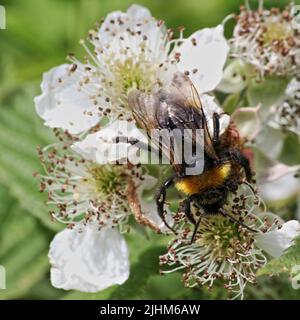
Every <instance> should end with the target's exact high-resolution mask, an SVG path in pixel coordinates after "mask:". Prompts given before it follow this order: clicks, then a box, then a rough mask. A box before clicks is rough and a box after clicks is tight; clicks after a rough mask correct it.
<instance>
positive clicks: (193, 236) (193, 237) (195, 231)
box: [191, 214, 203, 244]
mask: <svg viewBox="0 0 300 320" xmlns="http://www.w3.org/2000/svg"><path fill="white" fill-rule="evenodd" d="M202 217H203V215H202V214H201V215H200V217H199V219H198V221H197V223H196V225H195V229H194V232H193V235H192V239H191V244H192V243H193V242H194V240H195V237H196V234H197V231H198V229H199V226H200V223H201V220H202Z"/></svg>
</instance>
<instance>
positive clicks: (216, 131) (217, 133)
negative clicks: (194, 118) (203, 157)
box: [213, 112, 220, 145]
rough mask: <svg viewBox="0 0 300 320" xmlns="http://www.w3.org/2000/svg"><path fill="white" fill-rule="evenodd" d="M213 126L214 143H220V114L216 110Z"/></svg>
mask: <svg viewBox="0 0 300 320" xmlns="http://www.w3.org/2000/svg"><path fill="white" fill-rule="evenodd" d="M213 126H214V135H213V144H214V145H218V144H219V143H220V115H219V114H218V113H216V112H215V113H214V114H213Z"/></svg>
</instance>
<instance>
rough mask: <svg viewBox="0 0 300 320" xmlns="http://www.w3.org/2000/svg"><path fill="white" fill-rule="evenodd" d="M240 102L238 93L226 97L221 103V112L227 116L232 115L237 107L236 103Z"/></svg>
mask: <svg viewBox="0 0 300 320" xmlns="http://www.w3.org/2000/svg"><path fill="white" fill-rule="evenodd" d="M239 100H240V93H233V94H230V95H229V96H227V98H226V99H225V101H224V103H223V110H224V112H227V113H229V114H231V113H233V111H234V110H235V109H236V108H237V107H238V105H237V104H238V102H239Z"/></svg>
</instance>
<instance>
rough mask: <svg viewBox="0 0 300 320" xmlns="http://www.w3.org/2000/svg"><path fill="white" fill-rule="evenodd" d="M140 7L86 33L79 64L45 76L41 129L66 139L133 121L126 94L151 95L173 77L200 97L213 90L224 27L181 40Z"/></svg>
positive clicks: (224, 49)
mask: <svg viewBox="0 0 300 320" xmlns="http://www.w3.org/2000/svg"><path fill="white" fill-rule="evenodd" d="M172 36H173V33H172V32H171V31H170V30H167V29H166V27H165V25H164V23H163V22H162V21H157V20H155V19H154V18H153V17H152V16H151V14H150V12H149V11H148V10H147V9H146V8H144V7H141V6H138V5H132V6H131V7H130V8H129V9H128V10H127V12H125V13H124V12H120V11H115V12H112V13H110V14H109V15H108V16H107V17H106V18H105V19H104V21H103V23H102V24H101V26H100V28H99V29H98V30H93V31H90V32H89V40H88V41H89V43H90V45H91V47H92V49H90V48H89V45H87V44H86V43H85V41H82V44H83V46H84V48H85V49H86V51H87V57H86V60H85V61H84V62H80V61H78V60H77V59H76V58H75V57H74V56H73V55H71V56H70V60H71V62H72V64H70V65H61V66H59V67H56V68H53V69H52V70H50V71H49V72H48V73H45V75H44V78H43V82H42V85H41V87H42V94H41V95H40V96H39V97H36V98H35V105H36V110H37V113H38V114H39V115H40V116H41V117H42V118H43V119H44V121H45V125H47V126H50V127H52V128H62V129H64V130H68V131H69V132H70V133H71V134H79V133H81V132H86V131H87V130H88V129H90V128H91V127H93V126H94V125H95V124H97V123H98V122H99V120H100V119H101V118H102V116H105V117H108V118H109V119H110V121H111V122H112V121H114V120H116V119H120V120H132V114H131V112H130V110H129V108H128V107H127V106H128V101H127V94H128V92H129V91H130V90H131V89H139V90H144V91H152V90H153V89H154V88H155V87H156V86H160V85H164V84H166V83H169V82H170V80H171V78H172V76H173V74H174V72H176V71H180V72H185V73H186V74H189V75H190V78H191V80H192V81H193V83H194V85H195V86H196V88H197V90H198V91H199V93H205V92H208V91H211V90H213V89H214V88H215V87H216V86H217V84H218V83H219V82H220V80H221V78H222V71H223V66H224V63H225V61H226V58H227V53H228V50H229V47H228V45H227V41H226V39H225V38H224V36H223V26H222V25H220V26H217V27H216V28H212V29H209V28H207V29H203V30H200V31H197V32H195V33H194V34H192V35H191V36H190V37H189V38H187V39H184V38H183V36H182V30H180V36H179V39H176V40H172Z"/></svg>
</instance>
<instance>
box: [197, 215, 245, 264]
mask: <svg viewBox="0 0 300 320" xmlns="http://www.w3.org/2000/svg"><path fill="white" fill-rule="evenodd" d="M241 241H242V235H241V234H240V232H239V230H238V227H237V225H236V224H234V223H232V222H231V221H230V220H229V219H227V218H224V217H222V216H215V217H209V218H207V219H206V221H205V222H204V224H203V228H201V227H200V231H199V237H198V239H197V240H196V243H197V244H198V245H199V246H201V247H206V248H209V252H211V254H212V255H213V256H214V257H215V258H219V257H225V256H228V257H232V258H233V257H235V253H236V252H237V248H236V243H237V242H241Z"/></svg>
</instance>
